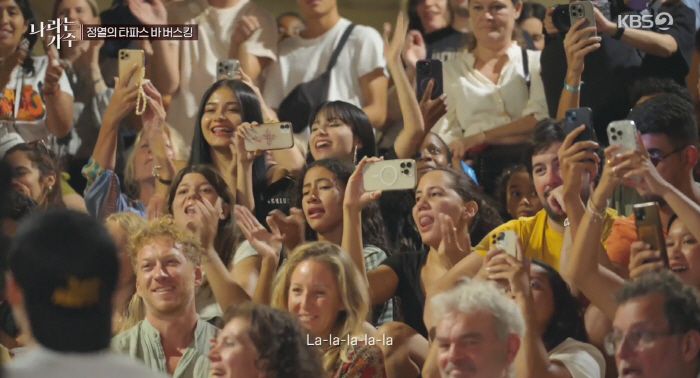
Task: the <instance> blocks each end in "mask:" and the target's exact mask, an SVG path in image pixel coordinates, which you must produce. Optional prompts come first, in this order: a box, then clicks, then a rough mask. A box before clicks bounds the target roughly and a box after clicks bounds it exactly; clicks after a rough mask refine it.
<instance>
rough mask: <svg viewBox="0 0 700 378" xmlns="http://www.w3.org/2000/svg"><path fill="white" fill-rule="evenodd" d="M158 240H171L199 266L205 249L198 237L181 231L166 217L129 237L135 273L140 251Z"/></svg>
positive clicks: (190, 260) (155, 220)
mask: <svg viewBox="0 0 700 378" xmlns="http://www.w3.org/2000/svg"><path fill="white" fill-rule="evenodd" d="M156 238H169V239H171V240H172V243H173V245H176V246H178V247H180V249H181V250H182V254H183V255H184V256H185V258H186V259H187V261H189V262H190V263H192V264H193V265H195V266H199V264H200V261H201V257H202V255H203V254H204V248H202V245H201V244H200V242H199V240H198V239H197V237H195V236H194V234H192V233H191V232H189V231H184V230H182V229H180V227H178V226H177V225H176V224H175V221H173V219H172V218H171V217H169V216H165V217H160V218H158V219H154V220H152V221H150V222H148V224H147V225H146V227H144V228H142V229H141V230H140V231H139V232H137V233H135V234H134V235H131V236H130V237H129V253H131V263H132V266H133V267H134V271H135V272H137V271H138V269H137V266H136V264H137V259H138V254H139V251H140V250H141V248H142V247H143V246H144V245H146V243H148V242H150V241H152V240H153V239H156Z"/></svg>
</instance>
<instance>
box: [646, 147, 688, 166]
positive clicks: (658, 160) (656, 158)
mask: <svg viewBox="0 0 700 378" xmlns="http://www.w3.org/2000/svg"><path fill="white" fill-rule="evenodd" d="M683 150H685V146H684V147H678V148H676V149H675V150H673V151H671V152H669V153H667V154H666V155H664V156H659V155H658V153H657V152H656V151H655V152H653V153H652V152H650V153H649V159H650V160H651V163H652V164H654V167H656V166H657V165H659V163H661V162H662V161H664V159H666V158H667V157H669V156H671V155H673V154H675V153H678V152H681V151H683Z"/></svg>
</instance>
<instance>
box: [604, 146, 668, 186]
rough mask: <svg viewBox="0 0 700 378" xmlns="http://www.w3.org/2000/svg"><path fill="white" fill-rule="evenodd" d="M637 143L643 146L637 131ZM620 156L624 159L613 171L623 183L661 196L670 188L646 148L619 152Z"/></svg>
mask: <svg viewBox="0 0 700 378" xmlns="http://www.w3.org/2000/svg"><path fill="white" fill-rule="evenodd" d="M637 145H638V146H644V142H642V137H641V135H640V134H639V132H637ZM621 158H622V159H624V161H623V162H621V163H620V164H619V165H617V166H616V167H615V173H616V174H618V175H620V176H621V177H622V178H623V183H624V184H625V185H627V186H629V187H632V188H635V189H642V190H645V191H648V192H651V193H653V194H656V195H657V196H663V195H664V194H666V193H667V192H668V191H670V190H671V188H672V186H671V184H669V183H668V181H666V180H665V179H664V178H663V177H661V174H659V171H658V170H657V169H656V167H655V166H654V163H653V162H652V160H651V157H650V156H649V152H648V151H647V149H646V148H643V147H642V148H639V149H637V150H635V151H628V152H625V153H624V154H621Z"/></svg>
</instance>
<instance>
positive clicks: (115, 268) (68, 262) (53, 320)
mask: <svg viewBox="0 0 700 378" xmlns="http://www.w3.org/2000/svg"><path fill="white" fill-rule="evenodd" d="M9 267H10V272H11V273H12V275H13V277H14V279H15V280H16V281H17V283H18V284H19V286H20V287H21V289H22V292H23V297H24V306H25V310H26V313H27V317H28V318H29V324H30V325H31V329H32V335H33V336H34V339H36V341H37V342H38V343H39V344H41V345H42V346H44V347H46V348H48V349H50V350H54V351H58V352H94V351H99V350H104V349H107V348H109V346H110V341H111V337H112V295H113V294H114V291H115V288H116V284H117V280H118V276H119V262H118V260H117V248H116V246H115V244H114V242H113V241H112V238H111V237H110V235H109V233H108V232H107V230H106V228H105V227H104V226H103V225H102V224H100V223H99V222H98V221H97V220H96V219H94V218H91V217H89V216H88V215H86V214H81V213H77V212H74V211H70V210H48V211H46V212H41V213H37V214H33V215H32V216H30V217H28V218H27V219H25V220H23V221H22V223H21V224H20V226H19V227H18V229H17V233H16V234H15V238H14V240H13V241H12V245H11V246H10V251H9Z"/></svg>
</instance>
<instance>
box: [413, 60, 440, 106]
mask: <svg viewBox="0 0 700 378" xmlns="http://www.w3.org/2000/svg"><path fill="white" fill-rule="evenodd" d="M430 80H433V81H434V83H433V93H431V94H430V98H431V99H433V100H434V99H436V98H438V97H440V95H442V92H443V89H442V88H443V87H442V62H441V61H439V60H437V59H425V60H419V61H418V63H416V95H417V96H418V99H419V100H420V99H421V98H423V94H424V93H425V89H426V88H427V87H428V83H430Z"/></svg>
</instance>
